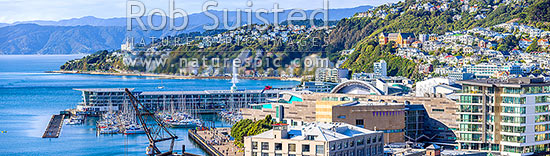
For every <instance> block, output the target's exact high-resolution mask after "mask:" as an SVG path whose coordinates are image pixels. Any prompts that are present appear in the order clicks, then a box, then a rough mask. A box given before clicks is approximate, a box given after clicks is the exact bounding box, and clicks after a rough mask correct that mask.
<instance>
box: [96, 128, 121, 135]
mask: <svg viewBox="0 0 550 156" xmlns="http://www.w3.org/2000/svg"><path fill="white" fill-rule="evenodd" d="M118 132H119V129H118V128H116V127H106V128H100V129H99V133H100V134H116V133H118Z"/></svg>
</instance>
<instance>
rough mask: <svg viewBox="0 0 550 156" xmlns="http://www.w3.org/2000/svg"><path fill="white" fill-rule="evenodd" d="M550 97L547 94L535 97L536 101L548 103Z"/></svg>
mask: <svg viewBox="0 0 550 156" xmlns="http://www.w3.org/2000/svg"><path fill="white" fill-rule="evenodd" d="M549 100H550V98H548V97H547V96H537V97H535V103H546V102H549Z"/></svg>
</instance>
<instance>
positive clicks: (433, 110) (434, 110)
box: [432, 109, 445, 112]
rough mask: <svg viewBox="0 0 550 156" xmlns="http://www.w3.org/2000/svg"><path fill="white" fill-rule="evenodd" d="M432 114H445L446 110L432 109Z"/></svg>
mask: <svg viewBox="0 0 550 156" xmlns="http://www.w3.org/2000/svg"><path fill="white" fill-rule="evenodd" d="M432 112H445V110H444V109H432Z"/></svg>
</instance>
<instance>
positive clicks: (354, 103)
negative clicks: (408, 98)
mask: <svg viewBox="0 0 550 156" xmlns="http://www.w3.org/2000/svg"><path fill="white" fill-rule="evenodd" d="M399 105H405V104H404V103H395V102H374V101H352V102H348V103H345V104H341V105H338V106H399Z"/></svg>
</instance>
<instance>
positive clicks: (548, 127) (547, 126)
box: [535, 124, 550, 132]
mask: <svg viewBox="0 0 550 156" xmlns="http://www.w3.org/2000/svg"><path fill="white" fill-rule="evenodd" d="M547 130H550V124H544V125H535V132H543V131H547Z"/></svg>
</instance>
